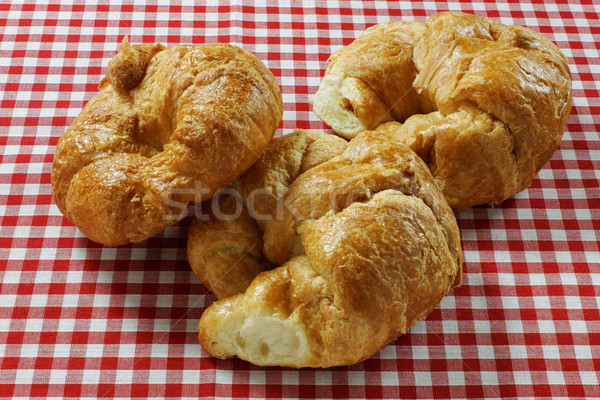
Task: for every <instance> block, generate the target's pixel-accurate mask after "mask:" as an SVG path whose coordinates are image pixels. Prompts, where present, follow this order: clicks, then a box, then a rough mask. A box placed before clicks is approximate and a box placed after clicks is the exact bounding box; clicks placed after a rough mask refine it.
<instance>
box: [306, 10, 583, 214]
mask: <svg viewBox="0 0 600 400" xmlns="http://www.w3.org/2000/svg"><path fill="white" fill-rule="evenodd" d="M570 109H571V75H570V72H569V66H568V63H567V59H566V58H565V56H564V55H563V54H562V53H561V52H560V50H559V49H558V48H557V47H556V46H555V45H554V44H553V43H552V42H551V41H549V40H548V39H546V38H545V37H543V36H542V35H540V34H539V33H537V32H534V31H532V30H530V29H526V28H523V27H520V26H505V25H502V24H500V23H497V22H494V21H492V20H489V19H486V18H482V17H477V16H474V15H470V14H464V13H458V12H444V13H439V14H436V15H434V16H433V17H431V18H430V19H429V20H428V21H427V22H426V23H420V22H388V23H383V24H379V25H376V26H373V27H371V28H369V29H367V31H366V32H365V33H364V34H363V35H362V36H360V37H359V38H358V39H356V40H355V41H354V42H353V43H351V44H350V45H349V46H347V47H345V48H342V49H341V50H339V51H337V52H336V53H334V54H333V55H332V56H331V63H330V64H329V66H328V67H327V70H326V72H325V76H324V78H323V81H322V83H321V86H320V88H319V90H318V91H317V93H316V96H315V99H314V103H313V110H314V112H315V113H316V114H317V115H318V116H319V117H320V118H321V119H322V120H323V121H325V122H326V123H327V124H329V125H330V126H331V128H332V129H333V130H334V131H335V132H337V133H338V134H340V135H342V136H344V137H347V138H352V137H354V136H355V135H356V134H357V133H359V132H361V131H362V130H364V129H374V128H375V127H376V126H378V125H379V124H381V123H383V122H386V121H400V122H402V121H405V120H406V123H405V125H404V126H403V127H402V128H401V132H400V133H397V134H396V137H397V138H398V139H399V140H400V141H401V142H402V143H404V144H406V145H408V146H409V147H410V148H411V149H412V150H414V151H415V152H417V153H418V154H419V156H421V157H422V158H423V159H424V160H425V161H426V163H427V165H428V166H429V168H430V170H431V172H432V174H433V175H434V177H435V178H436V181H437V182H438V184H439V185H440V187H441V188H442V191H443V192H444V195H445V196H446V199H447V200H448V203H449V204H450V206H451V207H452V208H454V209H466V208H469V207H471V206H474V205H478V204H491V205H494V204H498V203H500V202H502V201H504V200H505V199H507V198H509V197H511V196H513V195H514V194H515V193H517V192H518V191H521V190H523V189H525V188H527V187H528V186H529V185H530V184H531V181H532V179H533V177H534V176H535V174H536V173H537V172H538V171H539V170H540V169H541V168H542V167H543V166H544V165H545V164H546V162H548V160H549V159H550V157H551V156H552V154H553V153H554V151H555V150H556V148H557V147H558V145H559V143H560V140H561V138H562V135H563V132H564V129H565V125H566V122H567V118H568V115H569V112H570ZM396 130H397V129H396V128H395V129H394V131H396Z"/></svg>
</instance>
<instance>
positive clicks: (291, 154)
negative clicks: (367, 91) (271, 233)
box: [187, 129, 348, 299]
mask: <svg viewBox="0 0 600 400" xmlns="http://www.w3.org/2000/svg"><path fill="white" fill-rule="evenodd" d="M347 144H348V142H346V141H345V140H344V139H342V138H340V137H338V136H335V135H329V134H325V133H318V132H314V131H310V130H301V129H298V130H296V131H294V132H293V133H291V134H289V135H285V136H282V137H279V138H277V139H274V140H272V141H271V142H270V143H269V145H268V146H267V148H266V149H265V151H264V152H263V153H262V154H261V156H260V157H259V159H258V160H257V161H256V162H255V163H254V164H253V165H252V167H250V169H249V170H248V171H246V172H245V173H244V174H243V175H242V176H241V177H240V178H239V179H237V180H236V181H235V182H234V183H233V185H232V187H231V188H229V189H226V190H224V191H222V192H219V193H218V194H217V195H215V197H213V199H212V200H210V201H205V202H204V203H202V205H201V209H200V214H199V215H196V218H194V220H193V221H192V224H191V226H190V230H189V234H188V247H187V256H188V260H189V262H190V266H191V268H192V271H194V273H195V274H196V276H197V277H198V279H200V281H202V283H203V284H204V285H205V286H206V287H207V288H208V289H210V290H211V291H212V292H213V293H214V294H215V295H216V296H217V298H219V299H222V298H224V297H228V296H231V295H234V294H238V293H242V292H244V290H246V288H247V287H248V286H249V285H250V282H252V280H253V279H254V277H255V276H256V275H258V274H259V273H260V272H262V271H265V270H267V269H272V268H273V267H274V264H272V263H271V262H270V261H268V260H267V259H266V258H265V257H264V255H263V251H262V248H263V241H262V235H263V231H264V229H265V225H266V224H267V221H269V220H271V219H273V218H278V215H277V214H280V213H282V212H283V209H281V208H279V209H278V207H277V204H278V201H279V200H280V199H281V198H282V197H283V196H284V195H285V194H286V193H287V191H288V189H289V186H290V185H291V184H292V182H293V181H294V180H295V179H296V178H297V177H298V176H299V175H300V174H302V173H303V172H305V171H307V170H309V169H310V168H313V167H315V166H317V165H319V164H321V163H323V162H325V161H328V160H329V159H331V158H333V157H334V156H337V155H339V154H341V153H342V152H343V151H344V149H345V148H346V146H347Z"/></svg>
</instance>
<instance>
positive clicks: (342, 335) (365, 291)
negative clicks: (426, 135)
mask: <svg viewBox="0 0 600 400" xmlns="http://www.w3.org/2000/svg"><path fill="white" fill-rule="evenodd" d="M278 205H283V209H284V212H283V215H282V216H281V218H275V219H272V220H270V221H268V222H267V223H266V226H265V235H264V250H265V254H266V256H267V257H268V258H269V259H270V260H271V261H272V262H274V263H275V264H283V265H282V266H280V267H278V268H275V269H273V270H270V271H265V272H262V273H261V274H259V275H258V276H257V277H256V278H255V279H254V280H253V281H252V283H251V284H250V286H249V287H248V289H247V290H246V291H245V292H244V293H243V294H238V295H235V296H232V297H228V298H225V299H222V300H218V301H216V302H215V303H213V304H212V305H211V306H210V307H209V308H208V309H207V310H206V311H205V312H204V314H203V315H202V318H201V320H200V324H199V341H200V343H201V344H202V346H203V348H204V349H205V350H206V351H208V352H209V353H210V354H212V355H214V356H216V357H221V358H225V357H230V356H233V355H237V356H238V357H240V358H242V359H245V360H248V361H250V362H252V363H254V364H258V365H281V366H291V367H329V366H335V365H346V364H353V363H356V362H359V361H361V360H364V359H365V358H368V357H370V356H371V355H373V354H374V353H375V352H376V351H378V350H379V349H381V348H382V347H383V346H384V345H385V344H387V343H388V342H390V341H391V340H394V339H395V338H396V337H398V336H399V335H401V334H403V333H405V332H406V331H407V330H408V328H409V327H411V326H412V325H413V324H415V323H416V322H417V321H418V320H420V319H423V318H425V316H427V314H428V313H429V312H431V311H432V310H433V308H435V306H436V305H437V304H438V303H439V301H440V300H441V298H442V297H443V296H444V295H445V294H446V293H448V292H449V291H450V290H451V289H452V288H454V287H456V286H458V285H459V284H460V281H461V268H462V253H461V248H460V237H459V232H458V227H457V224H456V220H455V217H454V214H453V213H452V210H451V209H450V207H449V206H448V204H447V202H446V200H445V199H444V197H443V195H442V193H441V192H440V190H439V188H438V187H437V185H436V184H435V182H434V180H433V177H432V176H431V174H430V173H429V171H428V169H427V166H426V165H425V164H424V163H423V161H421V160H420V159H419V157H418V156H417V155H416V154H415V153H414V152H412V151H411V150H410V149H409V148H407V147H406V146H404V145H402V144H400V143H398V141H396V140H395V139H393V138H391V137H389V136H385V135H381V133H380V132H375V131H366V132H363V133H361V134H360V135H359V136H357V137H356V138H355V139H353V140H352V141H350V143H349V145H348V147H347V149H346V150H345V151H344V152H343V154H341V155H340V156H337V157H334V158H332V159H331V160H329V161H327V162H325V163H322V164H320V165H317V166H315V167H314V168H311V169H309V170H308V171H306V172H305V173H304V174H302V175H300V177H298V178H297V179H296V180H295V181H294V183H293V184H292V185H291V187H290V189H289V190H288V191H287V193H286V194H285V196H284V197H283V198H282V199H281V200H280V201H279V202H278Z"/></svg>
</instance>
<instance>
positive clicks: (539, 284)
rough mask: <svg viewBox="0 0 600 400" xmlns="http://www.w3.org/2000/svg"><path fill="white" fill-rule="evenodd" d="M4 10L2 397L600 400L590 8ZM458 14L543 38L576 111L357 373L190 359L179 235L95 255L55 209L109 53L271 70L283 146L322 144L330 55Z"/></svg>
mask: <svg viewBox="0 0 600 400" xmlns="http://www.w3.org/2000/svg"><path fill="white" fill-rule="evenodd" d="M219 3H220V4H218V5H217V4H213V5H210V4H204V3H203V2H197V4H187V5H185V4H184V5H172V6H168V7H166V6H162V5H158V4H156V3H154V2H153V3H149V4H146V5H143V4H132V3H131V2H130V1H125V2H120V1H119V2H112V3H107V2H102V3H100V4H93V3H91V2H88V3H85V4H84V3H83V2H79V1H76V2H74V3H70V4H69V3H65V2H58V1H50V2H47V1H44V2H39V3H36V2H29V1H28V2H20V1H18V2H17V1H13V2H10V3H9V2H7V1H1V2H0V37H1V44H0V161H1V163H0V370H1V371H0V397H8V398H14V399H25V398H56V399H60V398H108V397H118V398H146V397H150V398H171V397H172V398H252V399H262V398H286V399H287V398H289V399H299V398H404V397H406V398H416V397H418V398H482V397H484V398H516V397H518V398H550V397H554V398H556V397H563V398H588V399H589V398H600V385H599V380H600V378H599V374H600V372H599V371H600V312H599V308H600V251H599V245H598V242H599V241H600V233H599V232H600V190H599V180H600V179H599V178H600V137H599V131H600V96H599V94H598V93H599V92H598V91H599V89H600V83H599V82H600V57H599V49H600V44H599V43H600V20H599V15H600V6H599V5H598V4H599V3H598V2H597V1H596V0H568V1H567V0H560V1H557V2H556V3H555V2H553V1H543V2H542V1H534V2H533V3H528V2H518V1H513V0H509V1H508V2H507V1H501V2H498V3H496V4H493V3H487V2H485V3H484V2H481V1H478V2H471V1H469V0H464V1H463V0H461V1H456V2H448V3H445V2H432V1H425V2H414V3H412V2H408V1H390V2H385V1H375V2H368V3H367V2H365V3H362V2H359V1H351V2H340V3H338V2H332V1H327V2H324V1H323V2H321V1H318V2H314V3H313V2H308V1H302V2H301V1H293V2H292V3H291V4H286V5H283V4H281V3H276V2H270V1H268V2H266V3H264V2H258V3H250V2H247V3H246V2H231V3H228V4H225V3H224V2H219ZM442 10H462V11H467V12H473V13H475V14H478V15H482V16H487V17H490V18H494V19H496V20H499V21H500V22H503V23H505V24H519V25H524V26H527V27H529V28H532V29H534V30H537V31H540V32H542V33H543V34H544V35H546V36H547V37H548V38H550V39H551V40H552V41H554V42H555V43H556V44H557V45H558V47H560V48H561V49H562V50H563V52H564V53H565V55H566V56H567V58H568V60H569V64H570V66H571V71H572V74H573V95H574V96H573V109H572V113H571V116H570V118H569V122H568V126H567V130H566V132H565V135H564V139H563V141H562V143H561V145H560V148H559V150H558V151H557V152H556V153H555V154H554V156H553V157H552V160H551V161H550V162H549V163H548V165H546V167H545V168H544V169H542V171H540V173H539V174H538V175H537V177H536V178H535V180H534V182H533V185H532V186H531V188H529V189H528V190H525V191H524V192H521V193H519V194H517V195H516V196H515V197H514V198H513V199H510V200H508V201H506V202H505V203H504V204H502V205H500V206H498V207H496V208H489V207H478V208H474V209H471V210H468V211H464V212H461V213H459V214H458V215H457V217H458V221H459V226H460V228H461V232H462V243H463V248H464V257H465V264H464V280H463V281H464V283H463V285H462V286H461V287H460V288H458V289H455V290H454V291H453V292H452V293H451V294H450V295H448V296H446V297H445V298H444V299H443V301H442V302H441V304H440V305H439V306H438V307H437V309H436V310H435V311H434V312H433V313H432V314H431V315H430V316H429V317H428V318H427V319H426V320H425V321H421V322H419V323H418V324H417V325H416V326H414V327H413V328H412V329H411V330H410V333H408V334H406V335H404V336H402V337H400V338H399V339H398V340H396V341H394V342H393V343H391V344H389V345H388V346H386V347H385V348H384V349H383V350H381V351H380V352H379V353H377V354H376V355H374V356H373V357H372V358H370V359H368V360H367V361H365V362H362V363H360V364H357V365H353V366H349V367H343V368H332V369H324V370H318V369H303V370H294V369H282V368H260V367H255V366H252V365H250V364H248V363H246V362H243V361H240V360H237V359H230V360H226V361H221V360H217V359H214V358H212V357H210V356H209V355H208V354H206V353H204V352H203V351H202V349H201V347H200V346H199V345H198V343H197V338H196V335H197V322H198V320H199V318H200V315H201V314H202V311H203V310H204V309H205V307H206V306H207V305H208V304H210V303H211V302H212V301H213V300H214V296H213V295H212V294H211V293H210V292H208V291H207V290H206V289H205V288H204V287H203V286H202V284H200V283H199V282H198V280H197V279H196V278H195V277H194V275H193V274H192V273H191V271H190V268H189V266H188V263H187V260H186V255H185V247H186V235H187V226H188V224H189V222H190V217H187V218H185V219H184V220H182V221H181V222H180V223H178V224H177V225H175V226H173V227H171V228H168V229H166V230H165V231H164V232H163V233H161V234H159V235H157V236H156V237H153V238H151V239H149V240H147V241H145V242H143V243H140V244H136V245H130V246H123V247H119V248H105V247H102V246H100V245H98V244H95V243H93V242H91V241H89V240H88V239H86V238H85V237H84V236H83V235H82V234H81V233H80V232H79V231H78V230H77V229H76V228H75V227H74V226H73V225H72V224H71V223H70V222H69V221H68V220H66V219H65V218H63V216H62V215H61V214H60V212H59V211H58V209H57V207H56V205H55V204H54V203H53V200H52V196H51V185H50V170H51V166H52V160H53V153H54V148H55V146H56V143H57V141H58V139H59V138H60V136H61V135H62V134H63V133H64V131H65V129H66V127H67V126H68V125H69V124H70V122H71V121H72V120H73V118H74V117H75V116H76V115H77V114H78V112H79V111H80V110H81V108H82V106H83V105H84V103H85V102H86V101H87V100H89V99H90V98H91V97H92V96H94V94H95V93H96V92H97V86H98V83H99V81H100V79H101V78H102V76H103V74H104V72H105V70H106V66H107V64H108V61H109V60H110V59H111V58H112V56H113V55H114V54H115V52H116V49H117V47H118V44H119V42H120V41H121V39H122V38H123V36H124V35H128V36H129V38H130V41H131V42H134V43H139V42H144V43H151V42H160V43H164V44H166V45H175V44H179V43H196V44H200V43H212V42H226V43H232V44H236V45H239V46H242V47H244V48H246V49H248V50H250V51H253V52H254V53H255V54H256V55H257V56H258V57H259V58H260V59H261V60H263V61H264V62H265V63H266V64H267V66H268V67H269V68H270V69H271V70H272V71H273V73H274V74H275V76H276V77H277V79H278V82H279V83H280V86H281V90H282V92H283V99H284V102H285V112H284V120H283V122H282V125H281V126H280V130H279V131H278V134H287V133H289V132H291V131H292V130H293V129H294V128H313V129H317V130H327V127H326V126H325V125H324V124H323V123H322V122H320V121H319V120H318V119H317V118H316V116H315V115H314V114H313V113H312V112H311V108H310V106H309V104H308V101H309V99H311V98H312V96H313V95H314V93H315V91H316V89H317V87H318V85H319V82H320V79H321V76H322V75H323V71H324V68H325V66H326V64H327V58H328V56H329V55H330V54H331V52H333V51H335V50H337V49H339V48H340V47H342V46H344V45H347V44H348V43H350V42H351V41H352V40H353V39H354V38H355V37H357V36H358V35H360V34H361V33H362V32H363V31H364V29H365V28H367V27H368V26H370V25H373V24H375V23H379V22H384V21H388V20H395V19H406V20H420V21H423V20H425V19H426V18H427V17H429V16H431V15H432V14H434V13H435V12H437V11H442Z"/></svg>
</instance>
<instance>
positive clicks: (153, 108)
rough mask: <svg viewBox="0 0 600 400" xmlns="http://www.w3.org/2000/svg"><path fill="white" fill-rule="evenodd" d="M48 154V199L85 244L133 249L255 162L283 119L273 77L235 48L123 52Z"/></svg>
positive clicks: (156, 48)
mask: <svg viewBox="0 0 600 400" xmlns="http://www.w3.org/2000/svg"><path fill="white" fill-rule="evenodd" d="M100 88H101V89H102V90H101V91H100V92H99V93H98V94H97V95H96V96H95V97H94V98H93V99H91V100H90V101H89V102H88V103H87V104H86V105H85V107H84V108H83V110H82V111H81V113H80V114H79V116H78V117H77V118H75V120H74V121H73V123H72V124H71V126H70V127H69V128H68V130H67V131H66V133H65V134H64V136H63V137H62V138H61V139H60V141H59V143H58V146H57V148H56V154H55V157H54V165H53V167H52V191H53V195H54V199H55V201H56V204H57V205H58V208H59V209H60V211H61V212H62V213H63V214H64V215H65V216H66V217H67V218H69V219H70V220H71V221H72V222H73V223H74V224H75V225H77V227H78V228H79V229H80V230H81V231H82V232H83V233H84V234H85V235H86V236H87V237H89V238H90V239H92V240H94V241H96V242H99V243H102V244H105V245H109V246H117V245H121V244H125V243H130V242H139V241H142V240H145V239H146V238H148V237H150V236H152V235H154V234H156V233H158V232H160V231H161V230H162V229H163V228H165V227H166V226H169V225H172V224H173V223H175V222H176V221H177V220H179V219H180V218H182V217H183V216H184V215H185V211H186V210H187V205H188V203H189V202H191V201H201V200H204V199H208V198H210V197H211V196H212V195H213V194H214V193H215V192H217V191H218V190H220V189H223V188H224V187H226V186H228V185H229V184H231V182H233V181H234V180H235V179H236V178H237V177H238V176H240V175H241V174H242V173H243V172H244V171H245V170H246V169H248V168H249V167H250V166H251V165H252V164H253V163H254V162H255V161H256V159H257V158H258V156H259V155H260V153H261V152H262V151H263V150H264V148H265V147H266V146H267V144H268V142H269V141H270V140H271V138H272V137H273V135H274V133H275V131H276V129H277V126H278V125H279V123H280V121H281V118H282V115H283V105H282V98H281V92H280V90H279V87H278V85H277V82H276V81H275V78H274V76H273V74H272V73H271V72H270V71H269V70H268V69H267V68H266V67H265V65H264V64H263V63H262V62H260V60H259V59H258V58H256V56H254V55H253V54H251V53H250V52H248V51H246V50H243V49H241V48H238V47H235V46H230V45H224V44H210V45H204V46H188V45H182V46H176V47H173V48H170V49H165V48H164V46H162V45H160V44H155V45H130V44H129V43H128V41H127V39H124V41H123V43H122V45H121V47H120V48H119V52H118V54H117V55H116V56H115V57H114V58H113V59H112V60H111V62H110V63H109V65H108V70H107V73H106V77H105V78H104V79H103V80H102V82H101V83H100Z"/></svg>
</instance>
